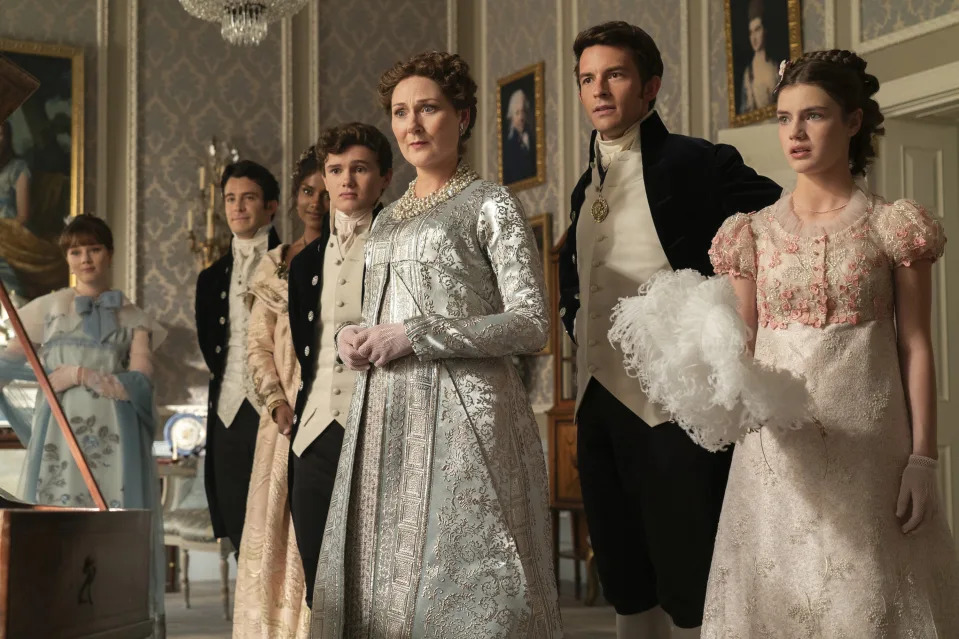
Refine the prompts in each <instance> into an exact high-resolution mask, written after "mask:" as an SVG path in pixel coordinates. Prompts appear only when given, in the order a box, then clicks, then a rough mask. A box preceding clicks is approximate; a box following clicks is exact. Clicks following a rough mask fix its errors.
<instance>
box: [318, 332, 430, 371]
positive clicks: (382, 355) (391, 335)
mask: <svg viewBox="0 0 959 639" xmlns="http://www.w3.org/2000/svg"><path fill="white" fill-rule="evenodd" d="M337 352H338V353H339V356H340V359H341V360H342V361H343V363H344V364H346V365H347V366H348V367H349V368H350V369H351V370H354V371H365V370H368V369H369V367H370V364H372V365H373V366H377V367H382V366H386V365H387V364H389V363H390V362H392V361H393V360H395V359H399V358H400V357H405V356H406V355H409V354H411V353H412V352H413V344H412V343H411V342H410V338H409V337H407V336H406V327H405V326H404V325H403V324H400V323H396V324H380V325H378V326H371V327H369V328H365V327H362V326H347V327H345V328H343V329H342V330H341V331H340V333H339V335H338V336H337Z"/></svg>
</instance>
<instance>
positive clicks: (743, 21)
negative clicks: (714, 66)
mask: <svg viewBox="0 0 959 639" xmlns="http://www.w3.org/2000/svg"><path fill="white" fill-rule="evenodd" d="M725 2H726V82H727V85H728V88H729V123H730V125H731V126H743V125H745V124H752V123H754V122H761V121H763V120H767V119H769V118H771V117H773V116H774V115H775V114H776V105H775V103H774V102H773V97H772V93H773V90H774V89H775V88H776V84H777V83H778V82H779V65H780V63H781V62H782V61H783V60H795V59H796V58H798V57H799V56H800V55H802V27H801V21H802V12H801V11H800V6H799V2H800V0H725Z"/></svg>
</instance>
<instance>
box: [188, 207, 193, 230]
mask: <svg viewBox="0 0 959 639" xmlns="http://www.w3.org/2000/svg"><path fill="white" fill-rule="evenodd" d="M186 230H187V231H192V230H193V209H189V210H188V211H187V212H186Z"/></svg>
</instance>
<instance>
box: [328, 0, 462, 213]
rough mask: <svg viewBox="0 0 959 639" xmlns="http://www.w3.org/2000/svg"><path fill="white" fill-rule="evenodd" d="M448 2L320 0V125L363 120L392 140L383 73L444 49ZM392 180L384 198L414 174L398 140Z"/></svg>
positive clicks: (403, 186)
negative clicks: (382, 99)
mask: <svg viewBox="0 0 959 639" xmlns="http://www.w3.org/2000/svg"><path fill="white" fill-rule="evenodd" d="M446 37H447V36H446V3H445V2H439V1H434V0H431V1H430V2H421V1H417V0H366V1H364V2H353V3H351V4H349V5H344V3H343V2H339V1H331V0H320V11H319V33H318V34H317V40H318V42H319V45H320V128H321V130H322V129H324V128H326V127H329V126H335V125H337V124H342V123H345V122H353V121H357V120H358V121H361V122H367V123H369V124H373V125H375V126H376V127H378V128H379V129H380V130H381V131H382V132H383V133H384V134H385V135H386V137H388V138H389V139H390V141H391V142H393V134H392V132H391V129H390V120H389V117H387V115H386V113H384V111H383V109H382V108H381V107H380V105H379V99H378V96H377V93H376V87H377V85H378V84H379V81H380V75H382V74H383V72H384V71H386V70H387V69H389V68H390V67H391V66H392V65H393V64H394V63H395V62H397V61H399V60H403V59H406V58H408V57H410V56H411V55H413V54H416V53H419V52H421V51H431V50H439V51H445V50H446V49H447V48H448V47H447V40H446ZM393 167H394V171H393V182H392V184H391V185H390V188H389V189H388V190H387V194H386V199H387V200H394V199H396V198H397V197H399V196H400V195H402V194H403V191H405V190H406V186H407V185H408V184H409V182H410V180H412V179H413V177H414V172H413V169H412V168H411V167H410V166H408V165H407V164H406V162H405V161H404V160H403V156H402V155H400V152H399V150H398V149H397V147H396V144H395V142H394V144H393Z"/></svg>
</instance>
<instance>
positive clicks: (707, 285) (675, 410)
mask: <svg viewBox="0 0 959 639" xmlns="http://www.w3.org/2000/svg"><path fill="white" fill-rule="evenodd" d="M737 305H738V300H737V298H736V294H735V292H734V291H733V287H732V284H731V283H730V282H729V280H728V278H726V277H724V276H717V277H705V276H704V275H701V274H700V273H698V272H697V271H694V270H692V269H684V270H680V271H661V272H659V273H657V274H655V275H654V276H653V277H651V278H650V279H649V281H648V282H646V283H645V284H644V285H643V286H642V287H640V289H639V295H638V296H636V297H629V298H623V299H621V300H620V302H619V304H617V305H616V307H615V308H614V309H613V314H612V317H611V321H612V328H611V329H610V331H609V341H610V342H611V343H612V344H613V346H616V345H617V344H619V347H620V348H621V350H622V351H623V363H624V365H625V367H626V372H627V374H629V375H630V376H631V377H636V378H637V379H638V380H639V384H640V386H641V388H642V390H643V392H645V393H646V395H647V396H648V397H649V399H650V400H651V401H653V402H655V403H657V404H659V405H660V406H662V408H663V409H664V411H665V412H666V413H668V414H669V415H670V417H671V418H672V419H673V420H674V421H675V422H676V423H678V424H679V425H680V426H681V427H682V428H683V430H685V431H686V432H687V433H688V434H689V436H690V437H691V438H692V440H693V441H695V442H696V443H697V444H698V445H699V446H701V447H703V448H705V449H706V450H709V451H720V450H723V449H725V448H727V447H728V446H729V445H730V444H734V443H736V442H740V441H742V440H743V438H744V437H745V436H746V434H747V433H749V432H750V431H754V430H757V429H759V428H774V429H796V428H799V427H801V426H803V425H808V424H812V423H816V420H815V418H814V417H813V416H812V399H811V397H810V394H809V390H808V388H807V387H806V381H805V380H804V379H802V378H800V377H798V376H797V375H795V374H794V373H792V372H789V371H786V370H781V369H776V368H772V367H770V366H768V365H765V364H762V363H760V362H758V361H756V360H755V359H753V356H752V353H750V352H749V347H748V343H749V338H750V331H749V329H748V328H747V327H746V324H745V322H743V320H742V318H741V317H740V316H739V313H738V312H737V310H736V309H737Z"/></svg>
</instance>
